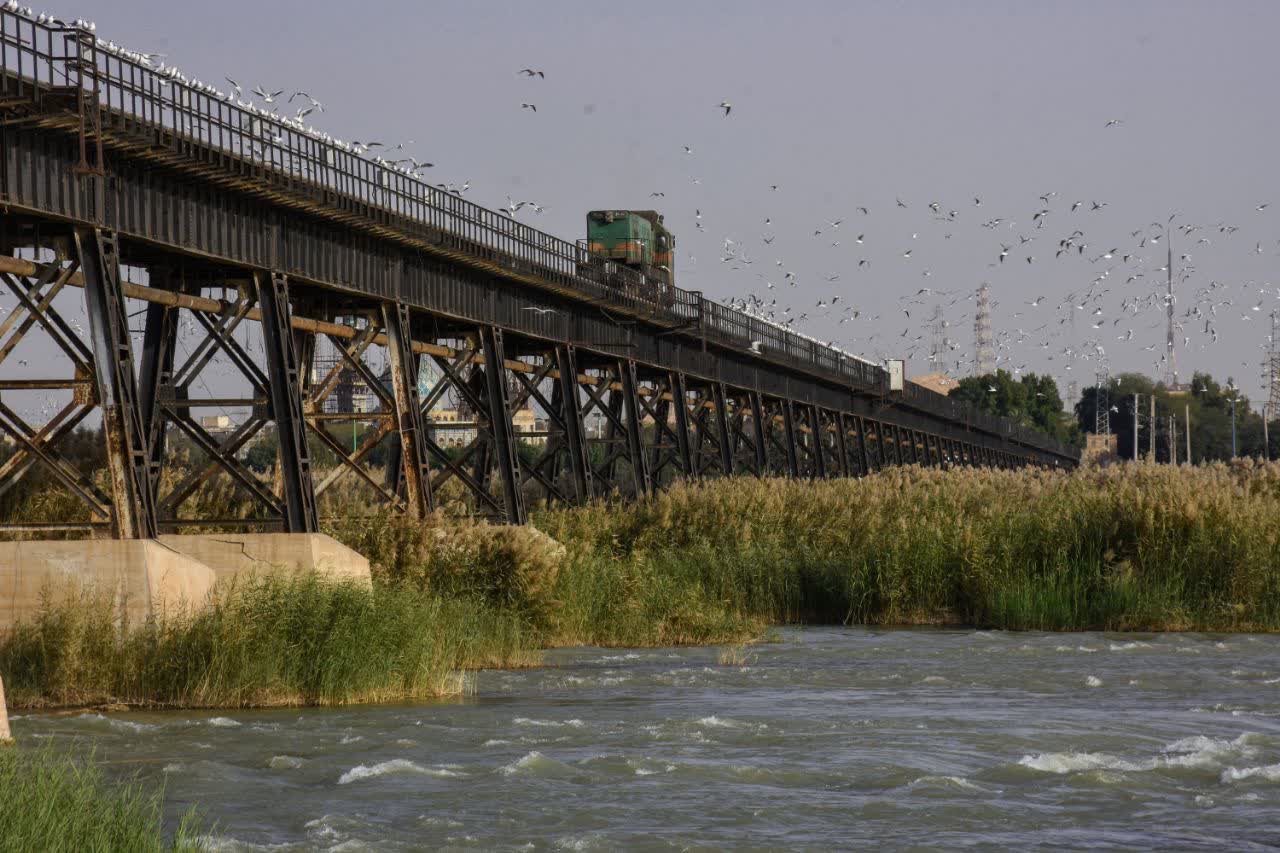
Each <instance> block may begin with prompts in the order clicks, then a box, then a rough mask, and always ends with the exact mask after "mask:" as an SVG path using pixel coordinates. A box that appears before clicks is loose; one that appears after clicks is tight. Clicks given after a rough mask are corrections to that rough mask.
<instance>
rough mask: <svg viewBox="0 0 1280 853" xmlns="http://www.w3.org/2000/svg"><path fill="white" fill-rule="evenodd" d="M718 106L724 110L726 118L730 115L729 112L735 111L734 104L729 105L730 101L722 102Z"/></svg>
mask: <svg viewBox="0 0 1280 853" xmlns="http://www.w3.org/2000/svg"><path fill="white" fill-rule="evenodd" d="M716 106H718V107H719V108H720V109H722V110H724V114H725V117H726V118H727V117H728V115H729V111H730V110H732V109H733V104H731V103H729V102H728V101H721V102H720V103H718V104H716Z"/></svg>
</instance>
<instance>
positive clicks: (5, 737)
mask: <svg viewBox="0 0 1280 853" xmlns="http://www.w3.org/2000/svg"><path fill="white" fill-rule="evenodd" d="M11 743H13V735H12V734H11V733H10V732H9V707H8V706H7V705H5V703H4V679H3V678H0V746H8V745H9V744H11Z"/></svg>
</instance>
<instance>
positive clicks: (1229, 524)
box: [537, 462, 1280, 634]
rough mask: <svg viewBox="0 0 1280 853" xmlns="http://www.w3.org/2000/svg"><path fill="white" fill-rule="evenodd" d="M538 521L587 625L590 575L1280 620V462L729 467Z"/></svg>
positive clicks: (1010, 623) (773, 605)
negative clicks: (800, 470) (798, 473)
mask: <svg viewBox="0 0 1280 853" xmlns="http://www.w3.org/2000/svg"><path fill="white" fill-rule="evenodd" d="M537 524H538V525H539V526H541V527H542V528H543V529H544V530H546V531H547V532H548V533H550V534H551V535H552V536H554V537H555V538H557V539H559V540H560V541H562V542H565V543H567V544H568V546H569V558H568V561H567V565H568V566H569V567H570V568H571V570H570V571H565V572H562V575H563V576H566V577H568V578H570V579H574V578H575V576H576V575H582V577H577V578H576V580H573V581H572V582H573V583H574V584H575V585H576V586H577V588H578V589H579V590H580V592H579V594H577V595H566V596H564V598H565V601H566V606H567V607H568V608H569V610H570V611H571V612H572V611H574V610H575V609H576V610H578V611H579V614H578V615H577V617H576V618H571V619H570V620H569V623H570V624H574V625H579V626H584V628H585V630H584V631H583V633H585V634H590V633H592V630H599V629H600V628H601V627H603V626H601V624H600V620H599V619H598V618H592V616H591V615H590V614H591V613H598V612H600V611H599V608H598V607H597V606H596V605H595V604H594V603H593V599H592V594H591V591H590V590H591V587H592V585H593V584H601V583H604V584H607V583H608V582H609V581H610V579H612V578H615V577H617V576H619V575H620V574H621V575H622V576H630V577H644V578H652V579H654V580H652V581H650V582H648V583H649V584H650V585H651V587H652V591H651V592H650V593H649V594H650V595H653V594H658V593H657V592H656V591H657V590H658V589H660V588H661V587H663V586H664V585H669V584H671V583H672V582H673V581H679V582H678V583H676V584H675V585H674V587H671V590H672V591H673V592H677V593H680V594H679V595H671V596H668V598H667V601H668V606H669V607H671V608H677V607H680V606H682V605H683V604H687V603H688V602H689V601H690V600H691V599H688V598H684V597H682V596H683V595H685V594H687V593H688V591H690V590H692V591H693V592H694V595H693V598H692V601H694V602H697V603H698V604H699V606H700V607H704V608H710V609H708V610H706V611H705V613H706V615H707V616H708V617H710V618H714V612H713V611H715V609H716V608H719V609H720V610H721V611H722V612H727V613H736V614H740V615H745V616H750V617H753V618H755V619H759V620H763V621H765V622H773V623H778V622H793V621H807V622H823V623H833V622H834V623H861V624H867V623H873V624H930V623H950V624H967V625H977V626H983V627H994V628H1007V629H1041V630H1087V629H1095V630H1138V629H1140V630H1189V629H1199V630H1226V631H1232V630H1235V631H1238V630H1264V631H1266V630H1277V629H1280V465H1267V466H1263V465H1255V464H1252V463H1248V462H1242V463H1237V464H1235V465H1225V464H1217V465H1209V466H1203V467H1198V468H1186V467H1182V468H1170V467H1169V466H1154V465H1147V466H1126V467H1115V468H1109V469H1094V470H1085V471H1079V472H1075V473H1072V474H1062V473H1050V472H1042V471H986V470H982V471H979V470H960V471H948V472H942V471H936V470H926V469H919V468H906V469H899V470H893V471H887V472H885V473H882V474H879V475H877V476H873V477H868V478H866V479H861V480H832V481H825V482H818V483H809V482H797V481H790V480H767V481H758V480H753V479H734V480H719V481H709V482H705V483H695V484H689V485H685V486H678V487H676V488H674V489H672V490H670V491H668V492H665V493H663V494H660V495H658V496H656V497H654V498H653V499H651V500H649V501H646V502H644V503H642V504H638V505H635V506H632V507H628V508H627V509H626V510H625V511H621V512H619V511H616V509H615V508H611V507H608V506H605V505H596V506H593V507H587V508H584V509H578V510H562V511H554V512H547V513H544V514H542V515H541V516H539V517H538V519H537ZM607 632H608V629H605V633H607Z"/></svg>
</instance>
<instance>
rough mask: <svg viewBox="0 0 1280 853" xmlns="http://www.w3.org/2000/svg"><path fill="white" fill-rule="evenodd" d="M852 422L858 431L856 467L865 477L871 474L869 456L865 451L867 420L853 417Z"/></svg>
mask: <svg viewBox="0 0 1280 853" xmlns="http://www.w3.org/2000/svg"><path fill="white" fill-rule="evenodd" d="M853 422H854V424H855V425H856V426H857V429H858V446H857V452H858V466H859V467H860V468H861V469H862V476H864V477H865V476H867V475H868V474H870V473H871V454H870V452H868V450H867V420H866V418H863V417H859V416H856V415H855V416H854V419H853Z"/></svg>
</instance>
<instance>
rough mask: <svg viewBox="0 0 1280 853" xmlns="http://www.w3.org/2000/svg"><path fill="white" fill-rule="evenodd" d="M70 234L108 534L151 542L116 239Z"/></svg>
mask: <svg viewBox="0 0 1280 853" xmlns="http://www.w3.org/2000/svg"><path fill="white" fill-rule="evenodd" d="M73 233H74V237H75V244H76V251H77V254H78V255H79V260H80V271H81V274H82V275H83V276H84V285H85V288H84V293H85V308H86V311H87V313H88V316H89V337H90V344H91V346H92V351H93V366H94V371H93V373H94V378H95V379H96V382H97V391H98V404H99V405H100V406H101V407H102V431H103V435H104V436H105V438H106V445H107V470H108V472H109V473H110V475H111V523H112V533H113V534H114V535H115V537H116V538H117V539H150V538H153V537H154V536H155V535H156V511H155V501H154V493H153V490H152V479H151V472H150V462H151V459H150V456H149V454H148V445H147V430H146V426H145V425H144V415H143V412H142V409H141V406H140V405H139V399H138V384H137V380H136V379H135V377H134V373H133V346H132V343H131V341H130V338H129V320H128V316H127V313H126V311H125V305H124V291H123V290H122V289H121V287H120V262H119V256H118V255H117V247H116V242H115V236H114V235H112V234H108V233H106V232H103V231H101V230H95V229H89V228H77V229H75V231H74V232H73Z"/></svg>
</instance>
